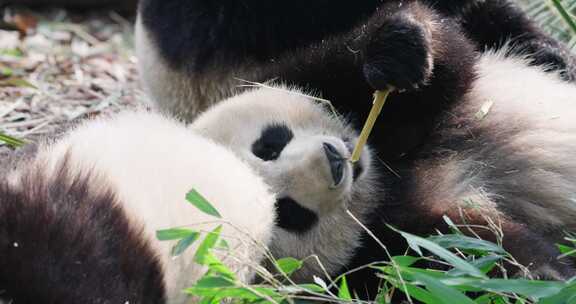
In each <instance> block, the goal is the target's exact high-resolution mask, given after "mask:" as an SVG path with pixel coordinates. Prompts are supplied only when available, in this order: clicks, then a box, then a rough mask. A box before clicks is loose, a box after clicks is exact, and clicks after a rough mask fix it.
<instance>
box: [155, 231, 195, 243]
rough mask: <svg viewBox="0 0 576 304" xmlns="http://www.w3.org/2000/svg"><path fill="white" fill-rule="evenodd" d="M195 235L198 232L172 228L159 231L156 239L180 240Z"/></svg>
mask: <svg viewBox="0 0 576 304" xmlns="http://www.w3.org/2000/svg"><path fill="white" fill-rule="evenodd" d="M194 233H197V232H196V231H194V230H191V229H187V228H172V229H165V230H157V231H156V238H157V239H158V240H160V241H170V240H179V239H183V238H185V237H188V236H190V235H191V234H194Z"/></svg>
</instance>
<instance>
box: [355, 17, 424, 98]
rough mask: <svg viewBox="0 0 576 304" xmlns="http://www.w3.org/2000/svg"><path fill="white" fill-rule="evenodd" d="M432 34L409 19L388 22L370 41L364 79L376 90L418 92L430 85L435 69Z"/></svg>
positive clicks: (364, 67) (363, 68)
mask: <svg viewBox="0 0 576 304" xmlns="http://www.w3.org/2000/svg"><path fill="white" fill-rule="evenodd" d="M430 35H431V34H430V31H429V30H427V29H426V28H424V27H423V26H422V25H420V24H418V23H417V22H415V21H413V20H410V19H408V18H406V17H405V16H402V15H400V16H393V17H391V18H389V19H388V20H386V21H385V22H384V23H383V24H382V25H381V26H380V27H379V28H378V29H377V30H376V31H375V33H373V35H372V36H371V37H370V38H369V39H368V43H367V45H366V48H365V57H364V64H363V67H362V70H363V73H364V77H365V78H366V80H367V81H368V83H369V84H370V85H371V86H372V87H373V88H374V89H376V90H382V89H386V88H388V87H393V88H395V89H397V90H400V91H403V90H414V89H418V88H420V87H421V86H423V85H426V84H427V82H428V81H429V80H430V77H431V75H432V68H433V56H432V48H431V42H430V40H431V38H430Z"/></svg>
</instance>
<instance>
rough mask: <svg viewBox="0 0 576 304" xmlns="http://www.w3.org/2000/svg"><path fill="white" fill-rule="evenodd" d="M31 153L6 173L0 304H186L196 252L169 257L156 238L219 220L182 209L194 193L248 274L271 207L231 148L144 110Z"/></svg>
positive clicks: (82, 128)
mask: <svg viewBox="0 0 576 304" xmlns="http://www.w3.org/2000/svg"><path fill="white" fill-rule="evenodd" d="M33 148H34V147H28V148H27V150H26V151H24V152H23V155H21V156H19V157H15V159H14V160H13V161H10V162H9V163H4V164H3V169H2V171H1V172H0V303H1V302H2V300H6V301H7V303H16V304H25V303H40V304H43V303H45V304H57V303H58V304H60V303H86V304H88V303H94V304H96V303H98V304H103V303H107V304H122V303H138V304H144V303H150V304H160V303H189V302H190V299H189V298H187V297H186V295H185V294H184V293H183V292H182V289H183V288H186V287H189V286H191V285H192V283H193V282H194V281H195V280H197V279H198V278H199V277H200V276H201V275H202V274H203V272H204V271H205V269H204V268H203V267H201V266H199V265H198V264H195V263H194V262H193V260H194V259H193V257H194V252H195V249H194V248H190V249H188V250H187V251H185V252H184V253H183V254H182V255H181V256H179V257H177V258H172V257H171V255H170V247H171V245H173V244H170V243H168V242H160V241H158V240H156V236H155V232H156V230H159V229H167V228H173V227H181V226H188V225H189V226H190V227H191V228H192V229H195V230H201V231H205V230H212V229H214V228H215V227H216V226H217V225H218V224H219V223H218V222H217V221H215V218H214V217H211V216H209V215H205V214H204V213H202V212H200V211H199V210H197V209H196V208H195V207H193V206H191V205H190V204H188V203H187V202H186V200H185V195H186V193H187V192H188V191H190V190H191V189H192V188H194V189H195V190H197V191H198V192H199V193H201V194H202V195H203V196H204V197H206V199H208V200H209V201H210V202H211V203H212V204H213V205H214V206H215V207H216V208H217V209H218V211H219V212H220V214H221V215H222V220H223V221H225V223H224V224H222V225H223V230H222V237H223V238H224V239H226V241H227V242H228V245H229V248H230V250H231V251H230V253H231V254H228V253H225V252H224V253H222V254H220V257H221V258H222V260H223V262H224V263H225V264H227V265H228V266H229V267H230V268H231V269H232V270H233V271H235V272H236V273H237V274H238V277H239V278H240V279H241V280H242V281H245V282H247V281H249V280H250V279H251V278H252V277H253V273H254V271H253V268H252V267H253V266H254V265H255V264H257V263H258V262H259V261H260V260H261V258H262V256H263V249H262V248H261V247H262V246H263V245H265V244H267V243H268V242H269V240H270V237H271V235H272V228H273V224H274V202H275V199H274V195H273V194H272V193H271V192H270V191H269V189H268V186H267V185H266V184H265V183H264V182H263V181H262V179H261V178H260V177H259V176H258V175H256V174H255V173H254V172H253V170H251V169H250V167H248V166H247V165H246V164H244V163H243V162H242V161H240V160H239V159H238V158H237V157H236V156H234V155H233V154H232V153H231V152H230V151H229V150H227V149H226V148H224V147H221V146H219V145H216V144H214V143H213V142H211V141H209V140H206V139H205V138H202V137H201V136H198V135H196V134H194V133H193V132H190V130H189V129H187V128H186V127H185V126H183V125H182V124H180V123H178V122H176V121H174V120H171V119H168V118H165V117H163V116H160V115H157V114H151V113H144V112H138V113H124V114H120V115H116V116H114V117H113V118H107V119H98V120H95V121H89V122H85V123H83V124H81V125H79V126H78V127H76V128H73V129H71V130H69V131H67V132H66V133H65V134H64V135H63V136H62V137H60V138H57V139H55V140H50V141H46V142H44V143H41V144H38V145H37V146H36V148H35V149H33ZM247 210H248V211H249V216H247V213H246V212H247Z"/></svg>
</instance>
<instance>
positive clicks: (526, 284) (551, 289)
mask: <svg viewBox="0 0 576 304" xmlns="http://www.w3.org/2000/svg"><path fill="white" fill-rule="evenodd" d="M440 281H442V283H444V284H446V285H449V286H454V287H459V288H469V289H482V290H487V291H491V292H507V293H515V294H518V295H521V296H525V297H531V298H534V299H540V298H544V297H550V296H553V295H556V294H558V293H559V292H560V291H561V290H562V289H563V288H565V287H566V283H563V282H554V281H537V280H525V279H518V280H510V279H508V280H507V279H489V280H485V279H476V278H445V279H441V280H440Z"/></svg>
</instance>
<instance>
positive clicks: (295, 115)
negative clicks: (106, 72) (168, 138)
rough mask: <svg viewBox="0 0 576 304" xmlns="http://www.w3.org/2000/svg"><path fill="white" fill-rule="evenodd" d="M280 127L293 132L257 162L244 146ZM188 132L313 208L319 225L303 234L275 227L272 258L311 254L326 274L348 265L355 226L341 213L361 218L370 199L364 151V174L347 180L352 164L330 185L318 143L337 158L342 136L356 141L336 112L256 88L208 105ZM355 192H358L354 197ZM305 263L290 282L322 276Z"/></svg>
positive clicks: (293, 94)
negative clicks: (270, 156) (271, 156)
mask: <svg viewBox="0 0 576 304" xmlns="http://www.w3.org/2000/svg"><path fill="white" fill-rule="evenodd" d="M279 123H280V124H284V125H286V126H287V127H289V128H290V129H291V131H292V132H293V134H294V137H293V138H292V140H291V141H290V142H289V143H288V145H287V146H286V147H285V148H284V150H283V151H282V153H281V154H280V157H279V158H278V159H276V160H274V161H262V160H261V159H259V158H258V157H256V156H255V155H254V154H253V153H252V150H251V147H252V144H253V143H254V142H255V141H256V140H257V139H258V138H259V137H260V135H261V132H262V131H263V130H264V128H265V127H266V126H269V125H272V124H279ZM192 128H193V130H195V131H197V132H199V133H200V134H203V135H205V136H207V137H210V138H212V139H213V140H215V141H216V142H218V143H220V144H223V145H225V146H227V147H229V148H230V149H231V150H233V151H234V152H235V153H236V154H237V155H238V156H240V158H242V159H244V160H245V161H246V162H248V163H249V164H250V165H251V166H252V167H253V168H255V169H256V170H257V171H258V172H259V173H260V174H261V175H262V176H263V177H264V178H265V179H266V181H267V182H268V183H269V184H270V185H271V186H272V188H273V190H274V191H275V192H276V193H277V196H278V197H279V198H281V197H283V196H289V197H291V198H293V199H295V200H296V201H297V202H298V203H299V204H300V205H302V206H304V207H306V208H308V209H310V210H312V211H314V212H315V213H316V214H318V216H319V223H318V224H317V225H316V226H315V227H314V228H313V229H312V230H311V231H309V232H307V233H305V234H297V233H292V232H288V231H285V230H283V229H278V230H277V231H276V233H275V234H274V239H273V241H272V244H271V250H272V253H273V254H274V255H275V256H276V257H277V258H281V257H287V256H289V257H296V258H300V259H304V258H307V257H310V256H311V255H318V256H319V258H320V260H321V262H322V263H323V265H324V267H325V268H326V269H327V270H328V272H329V273H331V274H334V273H335V272H336V271H338V270H340V269H341V267H342V266H343V265H346V264H347V263H348V262H349V259H350V257H351V256H352V254H353V253H354V250H355V248H356V246H357V245H358V242H359V237H360V234H361V232H362V229H361V227H360V226H358V225H357V223H356V222H354V220H353V219H352V218H351V217H350V216H348V214H347V213H346V209H347V208H348V209H350V210H351V211H352V212H353V213H354V214H355V215H357V216H358V217H360V218H361V219H365V217H366V216H367V215H368V213H369V212H370V211H371V210H372V208H373V207H374V205H375V204H373V203H372V200H373V199H374V198H375V195H374V191H375V189H374V185H373V182H374V180H373V176H374V174H375V172H373V171H372V170H371V168H370V161H371V159H370V153H369V152H368V150H365V151H364V153H363V157H362V159H361V162H362V163H363V165H364V167H365V168H366V171H365V172H364V174H363V175H362V176H361V177H360V178H359V179H358V180H357V181H356V182H355V183H354V184H353V183H352V168H351V166H348V167H347V168H346V170H345V176H346V177H345V180H344V182H343V183H341V185H339V186H338V187H334V185H333V180H332V177H331V175H330V171H329V167H328V161H327V159H326V155H325V153H324V151H323V149H322V143H324V142H327V143H330V144H332V145H333V146H334V147H336V149H338V150H339V152H340V153H341V155H342V156H344V157H348V156H349V155H350V149H349V147H346V145H345V144H344V142H343V140H342V138H343V137H347V138H349V139H350V140H351V141H352V142H351V143H352V144H353V143H354V142H355V141H356V136H357V135H356V133H355V132H354V131H353V130H352V129H350V128H349V127H348V124H347V123H346V122H344V121H342V120H341V118H340V117H337V116H334V115H332V113H330V112H329V110H328V108H327V107H325V106H322V105H321V104H320V102H319V101H317V100H314V98H312V97H310V96H306V95H304V94H302V93H301V92H300V91H297V90H293V89H289V88H285V87H271V88H257V89H254V90H252V91H248V92H246V93H244V94H240V95H237V96H235V97H233V98H230V99H228V100H226V101H222V102H221V103H219V104H217V105H215V106H214V107H213V108H212V109H210V110H209V111H207V112H205V113H203V114H202V115H201V116H200V117H199V118H198V119H197V120H196V121H195V122H194V123H193V124H192ZM358 195H360V196H358ZM307 262H308V264H307V267H305V268H304V269H303V270H301V271H300V272H299V273H297V274H296V276H295V279H297V280H302V279H304V278H306V279H308V280H309V278H310V277H311V275H312V274H316V275H322V274H323V272H322V270H321V269H320V267H319V265H318V264H317V263H316V262H315V261H313V260H311V259H308V261H307Z"/></svg>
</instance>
